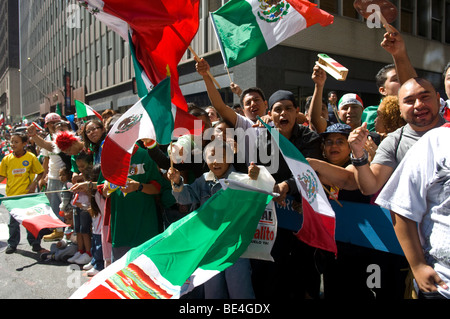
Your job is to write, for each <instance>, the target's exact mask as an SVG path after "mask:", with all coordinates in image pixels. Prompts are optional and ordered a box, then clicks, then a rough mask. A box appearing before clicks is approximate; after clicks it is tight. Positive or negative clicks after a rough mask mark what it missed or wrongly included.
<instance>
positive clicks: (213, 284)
mask: <svg viewBox="0 0 450 319" xmlns="http://www.w3.org/2000/svg"><path fill="white" fill-rule="evenodd" d="M204 157H205V160H206V164H207V165H208V168H209V172H207V173H204V174H203V175H202V176H201V177H199V178H197V179H196V180H195V181H194V182H193V183H192V184H190V185H189V184H184V183H183V178H182V176H181V175H180V172H179V171H178V170H177V169H176V168H170V169H169V171H168V173H167V177H168V179H169V180H170V181H171V182H172V189H173V195H174V197H175V199H176V200H177V202H178V203H180V204H191V203H197V204H200V205H202V204H203V203H205V202H206V201H207V200H208V199H209V198H210V197H211V196H212V195H213V194H215V193H216V192H217V191H219V190H220V189H221V188H222V186H221V184H220V182H219V179H222V178H229V177H231V175H233V174H239V173H236V172H235V169H234V166H233V164H232V162H233V157H234V153H233V150H232V149H231V147H230V145H229V144H227V143H226V142H224V141H223V140H221V139H215V140H214V141H213V142H211V143H209V144H208V145H207V146H206V147H205V150H204ZM258 175H259V168H258V167H257V166H255V165H253V164H252V165H250V166H249V168H248V176H249V177H250V179H252V180H256V179H257V178H258ZM204 293H205V298H206V299H222V298H231V299H235V298H242V299H254V298H255V295H254V291H253V286H252V281H251V266H250V261H249V260H248V259H246V258H239V259H238V260H237V261H236V263H234V264H233V265H232V266H231V267H229V268H227V269H226V270H225V271H223V272H221V273H220V274H218V275H216V276H214V277H213V278H211V279H210V280H209V281H207V282H206V283H205V284H204Z"/></svg>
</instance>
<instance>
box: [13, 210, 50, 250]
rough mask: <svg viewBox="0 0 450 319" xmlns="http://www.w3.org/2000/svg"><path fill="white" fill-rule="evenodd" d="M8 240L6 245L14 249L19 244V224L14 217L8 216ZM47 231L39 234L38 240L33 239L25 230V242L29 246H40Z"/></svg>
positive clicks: (44, 230)
mask: <svg viewBox="0 0 450 319" xmlns="http://www.w3.org/2000/svg"><path fill="white" fill-rule="evenodd" d="M8 228H9V239H8V245H9V246H11V247H14V248H16V247H17V246H18V245H19V243H20V223H19V222H18V221H17V220H15V219H14V217H12V216H9V224H8ZM48 233H49V230H48V229H43V230H41V231H40V232H39V234H38V238H35V237H34V236H33V234H32V233H30V232H29V231H28V230H27V240H28V243H29V244H30V245H31V246H34V245H40V244H41V239H42V236H44V235H45V234H48Z"/></svg>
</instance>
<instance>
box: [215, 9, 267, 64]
mask: <svg viewBox="0 0 450 319" xmlns="http://www.w3.org/2000/svg"><path fill="white" fill-rule="evenodd" d="M211 21H212V22H213V25H214V29H215V31H216V33H217V34H218V35H220V36H218V37H217V39H218V41H219V45H220V47H221V48H222V53H223V54H224V59H225V62H226V64H227V66H228V67H233V66H235V65H238V64H240V63H242V62H245V61H248V60H250V59H252V58H253V57H255V56H257V55H259V54H261V53H263V52H266V51H267V50H268V47H267V44H266V41H265V40H264V35H263V34H262V33H261V29H260V28H259V26H258V23H257V21H256V17H255V15H254V14H253V12H252V6H251V5H250V4H249V3H248V2H247V1H242V0H231V1H228V2H227V3H226V4H225V5H224V6H222V7H221V8H220V9H219V10H217V11H216V12H214V13H213V12H211Z"/></svg>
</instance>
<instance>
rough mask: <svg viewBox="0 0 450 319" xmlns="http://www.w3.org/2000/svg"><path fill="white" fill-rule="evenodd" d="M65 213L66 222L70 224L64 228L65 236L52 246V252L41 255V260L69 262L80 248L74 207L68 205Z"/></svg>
mask: <svg viewBox="0 0 450 319" xmlns="http://www.w3.org/2000/svg"><path fill="white" fill-rule="evenodd" d="M63 213H64V222H65V223H66V224H67V225H69V226H68V227H66V228H65V229H64V236H63V238H62V239H61V240H60V241H58V242H57V243H54V244H52V245H51V246H50V252H48V253H44V254H42V255H41V260H44V261H45V260H56V261H64V262H67V260H68V259H69V258H71V257H72V256H73V255H75V253H76V252H77V250H78V246H77V235H76V233H75V232H74V231H73V209H72V207H71V206H69V205H68V206H66V207H65V210H64V211H63Z"/></svg>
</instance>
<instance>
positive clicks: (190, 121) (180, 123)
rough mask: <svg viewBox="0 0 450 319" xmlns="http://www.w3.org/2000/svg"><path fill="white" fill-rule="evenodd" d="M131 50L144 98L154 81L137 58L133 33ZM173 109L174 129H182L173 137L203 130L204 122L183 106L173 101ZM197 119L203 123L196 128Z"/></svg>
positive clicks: (140, 94)
mask: <svg viewBox="0 0 450 319" xmlns="http://www.w3.org/2000/svg"><path fill="white" fill-rule="evenodd" d="M129 43H130V51H131V57H132V58H133V67H134V74H135V79H136V88H137V93H138V96H139V97H140V98H143V97H144V96H146V95H147V94H148V93H149V92H150V91H151V90H152V89H153V87H154V85H153V83H152V82H151V81H150V79H149V77H148V76H147V74H146V73H145V70H144V68H143V66H142V65H141V64H140V63H139V61H138V59H137V58H136V50H135V47H134V45H133V42H132V41H131V35H130V41H129ZM167 69H168V70H167V71H168V73H169V74H168V76H170V70H169V68H167ZM171 109H172V116H173V119H174V129H177V128H181V130H175V131H174V132H173V134H172V136H173V137H180V136H182V135H185V134H194V135H200V134H201V133H202V132H203V126H204V125H203V122H201V121H199V120H198V119H197V118H196V117H195V116H193V115H190V114H189V113H187V112H186V111H185V110H183V109H182V108H181V107H177V106H176V105H175V104H174V103H173V101H172V103H171ZM195 121H197V122H201V125H199V127H198V129H197V130H196V128H197V127H196V126H195Z"/></svg>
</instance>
